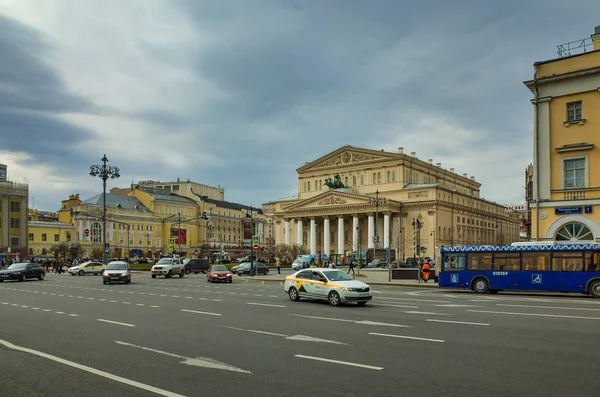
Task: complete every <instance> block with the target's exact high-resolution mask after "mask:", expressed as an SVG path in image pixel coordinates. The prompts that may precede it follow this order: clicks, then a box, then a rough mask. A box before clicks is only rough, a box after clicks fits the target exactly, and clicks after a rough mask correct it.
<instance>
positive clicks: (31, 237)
mask: <svg viewBox="0 0 600 397" xmlns="http://www.w3.org/2000/svg"><path fill="white" fill-rule="evenodd" d="M29 241H33V233H29Z"/></svg>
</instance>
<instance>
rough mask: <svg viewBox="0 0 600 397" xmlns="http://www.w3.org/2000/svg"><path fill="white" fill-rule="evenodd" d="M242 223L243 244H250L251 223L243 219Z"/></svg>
mask: <svg viewBox="0 0 600 397" xmlns="http://www.w3.org/2000/svg"><path fill="white" fill-rule="evenodd" d="M242 222H243V225H244V237H243V239H244V244H250V241H252V222H251V221H250V219H244V220H243V221H242Z"/></svg>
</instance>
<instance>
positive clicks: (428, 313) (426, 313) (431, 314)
mask: <svg viewBox="0 0 600 397" xmlns="http://www.w3.org/2000/svg"><path fill="white" fill-rule="evenodd" d="M404 313H406V314H425V315H427V316H450V314H446V313H433V312H417V311H414V310H413V311H411V310H409V311H407V312H404Z"/></svg>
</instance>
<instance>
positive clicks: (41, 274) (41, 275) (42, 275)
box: [38, 272, 45, 281]
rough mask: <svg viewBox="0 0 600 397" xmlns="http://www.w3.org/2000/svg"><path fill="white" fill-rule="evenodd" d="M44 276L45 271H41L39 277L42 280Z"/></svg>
mask: <svg viewBox="0 0 600 397" xmlns="http://www.w3.org/2000/svg"><path fill="white" fill-rule="evenodd" d="M44 276H45V274H44V272H41V273H40V276H39V277H38V279H39V280H40V281H42V280H43V279H44Z"/></svg>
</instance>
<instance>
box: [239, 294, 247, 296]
mask: <svg viewBox="0 0 600 397" xmlns="http://www.w3.org/2000/svg"><path fill="white" fill-rule="evenodd" d="M240 295H242V296H248V294H240Z"/></svg>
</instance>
